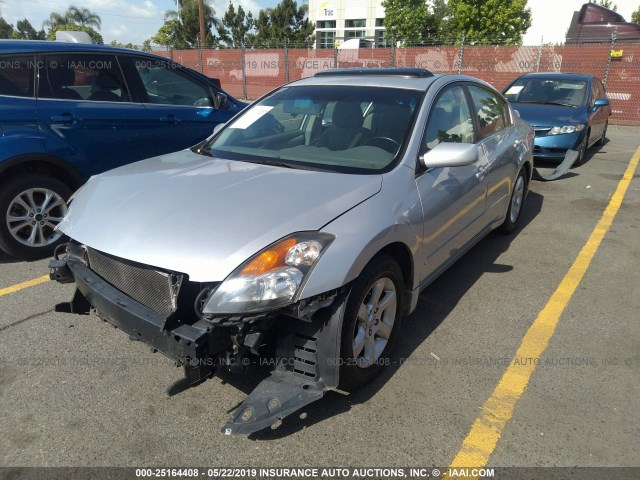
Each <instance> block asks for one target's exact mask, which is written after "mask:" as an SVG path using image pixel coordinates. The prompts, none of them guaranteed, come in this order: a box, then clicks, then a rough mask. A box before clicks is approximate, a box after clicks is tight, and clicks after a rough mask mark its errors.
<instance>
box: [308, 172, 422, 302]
mask: <svg viewBox="0 0 640 480" xmlns="http://www.w3.org/2000/svg"><path fill="white" fill-rule="evenodd" d="M422 219H423V214H422V205H421V202H420V198H419V196H418V191H417V188H416V182H415V171H414V170H413V169H411V168H408V167H406V166H404V165H401V166H399V167H397V168H396V169H395V170H393V171H392V172H389V173H388V174H385V175H384V176H383V184H382V189H381V190H380V192H379V193H378V194H376V195H374V196H373V197H370V198H369V199H368V200H366V201H365V202H363V203H360V204H359V205H357V206H355V207H354V208H352V209H351V210H348V211H347V212H345V213H344V214H342V215H341V216H339V217H338V218H336V219H334V220H333V221H331V222H330V223H328V224H327V225H325V226H324V227H323V228H322V229H321V231H323V232H326V233H330V234H332V235H335V237H336V238H335V240H334V241H333V243H332V244H331V245H330V246H329V247H328V248H327V249H326V251H325V252H324V254H323V255H322V258H321V259H320V260H319V261H318V264H317V265H316V266H315V267H314V269H313V270H312V272H311V274H310V276H309V277H308V279H307V281H306V282H305V284H304V286H303V288H302V291H301V293H300V296H299V298H300V299H304V298H310V297H313V296H315V295H319V294H321V293H324V292H328V291H331V290H334V289H336V288H339V287H342V286H344V285H346V284H348V283H349V282H351V281H353V280H354V279H356V278H357V277H358V275H360V272H362V270H363V269H364V267H365V266H366V265H367V264H368V263H369V262H370V261H371V259H373V258H374V257H375V256H376V255H377V254H378V253H380V252H381V251H382V250H384V249H385V248H386V247H389V246H390V245H398V244H399V245H401V246H403V248H404V249H405V251H406V253H407V256H408V257H409V259H410V260H409V263H410V265H404V270H403V273H404V274H405V282H406V283H407V285H405V288H406V289H407V290H411V289H413V288H414V286H415V285H417V284H418V283H419V279H418V277H417V275H419V271H420V269H419V268H414V267H413V265H414V263H415V261H414V259H416V258H419V256H420V251H421V247H422V246H421V243H420V239H421V238H422ZM401 266H402V265H401ZM407 269H409V270H410V271H407ZM407 280H409V281H407Z"/></svg>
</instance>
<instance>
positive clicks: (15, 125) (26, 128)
mask: <svg viewBox="0 0 640 480" xmlns="http://www.w3.org/2000/svg"><path fill="white" fill-rule="evenodd" d="M35 63H36V62H35V56H25V55H0V67H1V68H0V162H1V161H2V160H6V159H8V158H11V157H14V156H16V155H21V154H25V153H37V152H42V150H43V146H42V142H40V141H39V140H38V138H37V133H38V132H37V126H36V99H35V95H34V90H35V88H34V85H35V78H36V76H35V68H34V66H35ZM25 138H26V139H29V141H28V142H25V141H24V139H25Z"/></svg>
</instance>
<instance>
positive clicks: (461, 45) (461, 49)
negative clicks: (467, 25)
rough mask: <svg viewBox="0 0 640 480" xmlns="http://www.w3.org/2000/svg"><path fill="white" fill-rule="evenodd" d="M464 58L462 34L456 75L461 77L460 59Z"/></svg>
mask: <svg viewBox="0 0 640 480" xmlns="http://www.w3.org/2000/svg"><path fill="white" fill-rule="evenodd" d="M463 58H464V32H462V38H461V39H460V59H459V61H458V75H462V59H463Z"/></svg>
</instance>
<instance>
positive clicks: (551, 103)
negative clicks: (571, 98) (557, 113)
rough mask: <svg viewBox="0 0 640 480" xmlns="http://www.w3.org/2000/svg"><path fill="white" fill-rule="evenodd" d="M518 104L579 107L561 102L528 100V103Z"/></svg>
mask: <svg viewBox="0 0 640 480" xmlns="http://www.w3.org/2000/svg"><path fill="white" fill-rule="evenodd" d="M517 103H537V104H540V105H557V106H559V107H576V106H577V105H571V104H570V103H560V102H545V101H533V100H528V101H524V102H517Z"/></svg>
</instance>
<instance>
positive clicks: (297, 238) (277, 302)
mask: <svg viewBox="0 0 640 480" xmlns="http://www.w3.org/2000/svg"><path fill="white" fill-rule="evenodd" d="M334 238H335V237H334V236H333V235H329V234H326V233H318V232H302V233H295V234H293V235H290V236H288V237H286V238H284V239H282V240H279V241H278V242H276V243H274V244H273V245H270V246H268V247H267V248H265V249H264V250H262V251H261V252H258V253H257V254H256V255H254V256H253V257H251V258H250V259H249V260H247V261H246V262H245V263H243V264H242V265H240V267H238V268H237V269H236V270H235V271H234V272H233V273H232V274H231V275H229V276H228V277H227V279H226V280H225V281H224V282H222V284H221V285H220V286H219V287H218V289H217V290H216V291H215V292H214V293H213V295H211V298H209V300H208V301H207V302H206V304H205V306H204V310H203V311H204V313H246V312H255V311H265V310H274V309H277V308H280V307H283V306H285V305H287V304H289V303H291V302H292V301H293V299H294V298H295V295H296V294H297V293H298V291H299V290H300V287H301V286H302V285H303V284H304V281H305V280H306V278H307V277H308V275H309V273H310V272H311V270H312V269H313V267H314V266H315V265H316V263H318V260H319V259H320V257H321V256H322V253H323V252H324V250H325V249H326V248H327V247H328V246H329V245H330V244H331V242H332V241H333V239H334Z"/></svg>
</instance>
